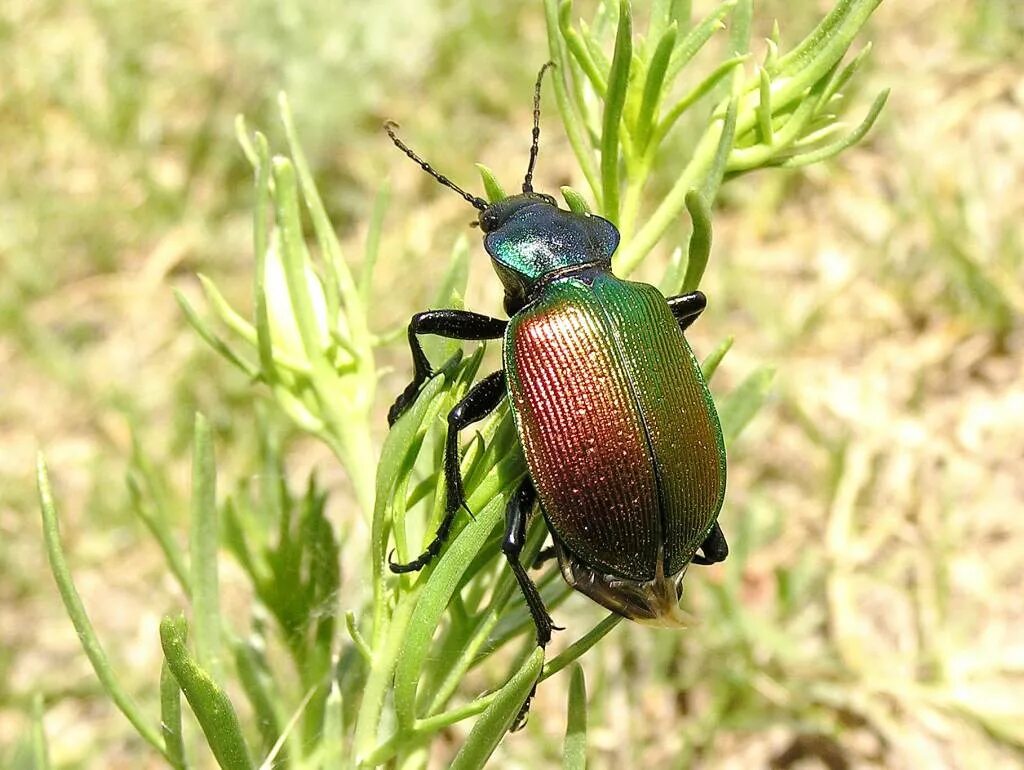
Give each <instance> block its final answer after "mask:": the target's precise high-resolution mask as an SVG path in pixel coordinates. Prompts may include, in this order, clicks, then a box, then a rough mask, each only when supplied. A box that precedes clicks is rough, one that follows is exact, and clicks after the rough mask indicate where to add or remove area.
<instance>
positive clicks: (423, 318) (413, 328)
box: [388, 309, 508, 425]
mask: <svg viewBox="0 0 1024 770" xmlns="http://www.w3.org/2000/svg"><path fill="white" fill-rule="evenodd" d="M506 326H508V321H502V320H501V319H500V318H491V317H490V316H486V315H480V314H479V313H471V312H469V311H468V310H453V309H447V310H424V311H423V312H422V313H417V314H416V315H414V316H413V317H412V318H411V319H410V320H409V331H408V335H409V349H410V350H411V351H412V363H413V377H412V382H410V383H409V384H408V385H407V386H406V388H405V390H403V391H402V392H401V393H400V394H399V396H398V398H396V399H395V403H394V404H392V405H391V408H390V409H389V410H388V425H394V424H395V420H397V419H398V418H399V417H401V416H402V413H403V412H404V411H405V410H406V409H408V408H409V406H411V405H412V402H413V401H415V400H416V394H417V393H419V390H420V387H422V385H423V383H424V382H426V381H427V380H428V379H429V378H430V376H431V374H433V371H432V370H431V368H430V361H428V360H427V355H426V353H424V352H423V346H422V345H421V344H420V341H419V338H418V337H417V335H419V334H436V335H437V336H439V337H447V338H448V339H455V340H493V339H497V338H498V337H500V336H501V335H503V334H504V333H505V327H506Z"/></svg>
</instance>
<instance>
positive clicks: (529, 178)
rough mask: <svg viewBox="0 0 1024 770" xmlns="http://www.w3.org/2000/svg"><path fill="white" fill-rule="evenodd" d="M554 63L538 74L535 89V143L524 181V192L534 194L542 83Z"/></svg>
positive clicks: (550, 63)
mask: <svg viewBox="0 0 1024 770" xmlns="http://www.w3.org/2000/svg"><path fill="white" fill-rule="evenodd" d="M554 66H555V63H554V62H553V61H549V62H546V63H545V64H544V66H543V67H541V68H540V72H538V73H537V83H536V84H535V85H534V87H533V142H532V143H531V144H530V165H529V166H527V167H526V178H525V179H523V192H524V193H532V192H533V167H534V166H536V165H537V153H538V152H540V82H541V81H542V80H543V79H544V73H545V72H547V71H548V69H550V68H551V67H554Z"/></svg>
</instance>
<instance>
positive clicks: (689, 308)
mask: <svg viewBox="0 0 1024 770" xmlns="http://www.w3.org/2000/svg"><path fill="white" fill-rule="evenodd" d="M667 302H668V307H669V310H671V311H672V315H674V316H675V317H676V321H678V322H679V328H680V329H681V330H682V331H684V332H685V331H686V330H687V329H688V328H690V324H692V323H693V322H694V321H696V320H697V318H698V317H699V316H700V314H701V313H703V312H704V308H706V307H707V306H708V298H707V297H705V296H704V292H702V291H691V292H689V293H688V294H680V295H678V296H676V297H669V298H668V299H667Z"/></svg>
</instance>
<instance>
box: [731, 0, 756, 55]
mask: <svg viewBox="0 0 1024 770" xmlns="http://www.w3.org/2000/svg"><path fill="white" fill-rule="evenodd" d="M753 22H754V0H738V2H737V3H736V10H734V11H733V14H732V23H731V24H730V25H729V27H730V35H729V43H730V45H731V46H732V52H733V54H734V55H740V54H745V53H747V51H749V50H750V28H751V26H752V25H753Z"/></svg>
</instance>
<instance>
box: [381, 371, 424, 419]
mask: <svg viewBox="0 0 1024 770" xmlns="http://www.w3.org/2000/svg"><path fill="white" fill-rule="evenodd" d="M433 376H434V375H433V372H430V373H428V374H427V376H426V377H425V378H424V382H426V380H429V379H430V378H431V377H433ZM420 385H421V383H419V382H416V381H415V380H414V381H412V382H410V383H409V384H408V385H406V387H405V390H403V391H402V392H401V393H400V394H399V395H398V398H396V399H395V403H393V404H392V405H391V408H390V409H388V427H389V428H390V427H392V426H393V425H394V424H395V423H396V422H398V418H399V417H401V416H402V415H403V414H405V413H406V411H407V410H408V409H409V407H410V406H412V405H413V404H414V403H416V396H418V395H419V392H420Z"/></svg>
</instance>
